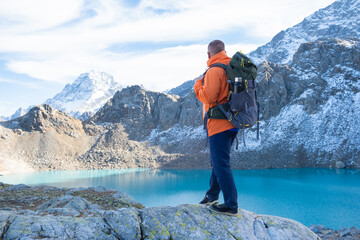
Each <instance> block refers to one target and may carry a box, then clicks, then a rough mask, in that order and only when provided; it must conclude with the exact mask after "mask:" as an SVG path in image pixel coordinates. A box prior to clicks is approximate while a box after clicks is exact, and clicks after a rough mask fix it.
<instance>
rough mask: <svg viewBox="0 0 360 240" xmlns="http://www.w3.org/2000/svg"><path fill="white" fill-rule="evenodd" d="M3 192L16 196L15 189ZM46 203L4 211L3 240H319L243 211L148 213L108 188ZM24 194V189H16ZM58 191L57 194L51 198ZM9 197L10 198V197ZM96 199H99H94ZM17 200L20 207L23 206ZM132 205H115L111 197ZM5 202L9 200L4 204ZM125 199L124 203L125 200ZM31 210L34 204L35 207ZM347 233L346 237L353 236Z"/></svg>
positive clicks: (0, 214)
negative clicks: (221, 212) (231, 213)
mask: <svg viewBox="0 0 360 240" xmlns="http://www.w3.org/2000/svg"><path fill="white" fill-rule="evenodd" d="M8 188H10V190H7V188H4V189H3V190H2V191H3V192H2V193H6V192H11V193H14V188H11V187H8ZM22 189H23V190H24V191H25V190H26V191H27V192H26V193H28V194H30V192H29V189H33V190H36V191H35V192H36V194H39V195H41V192H43V193H44V192H45V193H46V194H48V195H49V196H54V195H57V194H58V193H59V190H58V189H56V188H44V187H42V188H37V187H30V188H28V189H25V188H22ZM60 190H61V191H62V192H63V195H61V196H60V197H54V198H51V199H49V200H48V201H46V202H44V203H42V204H41V205H39V206H38V207H37V208H35V209H34V208H32V209H34V210H29V209H24V206H21V207H22V209H21V210H16V209H17V208H16V207H15V208H13V209H10V210H0V239H4V240H6V239H40V238H50V239H54V238H56V239H244V240H245V239H248V240H255V239H256V240H259V239H261V240H271V239H289V240H290V239H291V240H294V239H299V240H319V238H318V236H317V235H316V234H315V233H313V232H312V231H311V230H310V229H308V228H307V227H305V226H304V225H302V224H301V223H299V222H296V221H293V220H290V219H285V218H281V217H276V216H266V215H258V214H255V213H252V212H248V211H245V210H241V209H239V214H238V215H237V216H227V215H223V214H219V213H215V212H213V211H211V210H210V209H209V208H208V207H206V206H204V205H190V204H185V205H179V206H176V207H149V208H143V207H139V203H137V205H131V204H132V203H134V202H135V201H134V200H131V197H130V196H129V195H127V194H125V193H122V192H116V191H113V190H110V189H107V188H99V187H97V188H81V189H72V190H70V191H66V192H65V191H64V190H65V189H60ZM16 191H21V188H16ZM50 191H55V193H56V194H51V193H49V192H50ZM4 195H6V194H4ZM92 195H94V196H92ZM21 196H23V197H25V196H24V195H21V194H18V195H17V202H18V203H19V204H20V203H22V202H23V201H22V199H21ZM111 197H113V198H117V199H125V200H129V199H130V200H131V201H130V202H129V204H128V205H117V204H116V202H114V203H113V205H112V206H109V205H108V203H109V202H110V198H111ZM0 200H1V201H0V202H5V201H3V200H4V199H0ZM125 200H123V201H125ZM29 205H30V204H29ZM348 234H349V233H347V232H346V233H345V231H343V235H348Z"/></svg>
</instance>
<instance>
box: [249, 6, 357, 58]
mask: <svg viewBox="0 0 360 240" xmlns="http://www.w3.org/2000/svg"><path fill="white" fill-rule="evenodd" d="M322 37H325V38H328V37H334V38H360V1H359V0H338V1H336V2H334V3H333V4H331V5H329V6H328V7H326V8H323V9H320V10H318V11H317V12H315V13H314V14H312V15H310V16H308V17H306V18H305V19H304V20H303V21H302V22H301V23H299V24H297V25H295V26H293V27H291V28H288V29H287V30H285V31H281V32H279V33H278V34H277V35H276V36H275V37H274V38H273V39H272V40H271V41H270V42H269V43H267V44H266V45H263V46H261V47H259V48H258V49H256V50H255V51H253V52H251V53H250V57H251V59H252V60H253V61H254V62H256V63H260V62H262V61H265V60H267V61H270V62H273V63H277V64H289V63H291V61H292V58H293V55H294V53H295V52H296V51H297V50H298V48H299V46H300V44H301V43H306V42H313V41H316V40H317V39H319V38H322Z"/></svg>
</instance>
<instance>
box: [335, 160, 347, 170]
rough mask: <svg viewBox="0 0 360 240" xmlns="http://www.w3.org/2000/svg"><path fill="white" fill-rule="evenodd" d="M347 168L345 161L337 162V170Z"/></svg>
mask: <svg viewBox="0 0 360 240" xmlns="http://www.w3.org/2000/svg"><path fill="white" fill-rule="evenodd" d="M345 167H346V165H345V163H344V162H343V161H336V162H335V168H339V169H341V168H345Z"/></svg>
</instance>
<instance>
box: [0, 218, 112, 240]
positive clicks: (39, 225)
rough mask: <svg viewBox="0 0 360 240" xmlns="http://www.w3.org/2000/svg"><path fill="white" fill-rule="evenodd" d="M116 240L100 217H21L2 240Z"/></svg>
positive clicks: (11, 225) (14, 221) (12, 223)
mask: <svg viewBox="0 0 360 240" xmlns="http://www.w3.org/2000/svg"><path fill="white" fill-rule="evenodd" d="M36 238H51V239H54V238H56V239H116V237H115V236H113V235H110V234H108V230H107V226H106V224H105V222H104V221H103V219H102V218H101V217H100V216H96V217H84V218H73V217H66V216H52V215H44V216H23V215H18V216H16V218H15V219H14V220H13V221H12V222H11V224H10V226H9V228H8V229H7V231H6V233H5V235H4V239H36Z"/></svg>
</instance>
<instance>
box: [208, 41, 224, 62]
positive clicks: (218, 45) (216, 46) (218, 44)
mask: <svg viewBox="0 0 360 240" xmlns="http://www.w3.org/2000/svg"><path fill="white" fill-rule="evenodd" d="M221 51H225V44H224V43H223V42H222V41H220V40H214V41H211V42H210V43H209V46H208V57H209V58H211V57H212V56H214V55H215V54H218V53H219V52H221Z"/></svg>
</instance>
